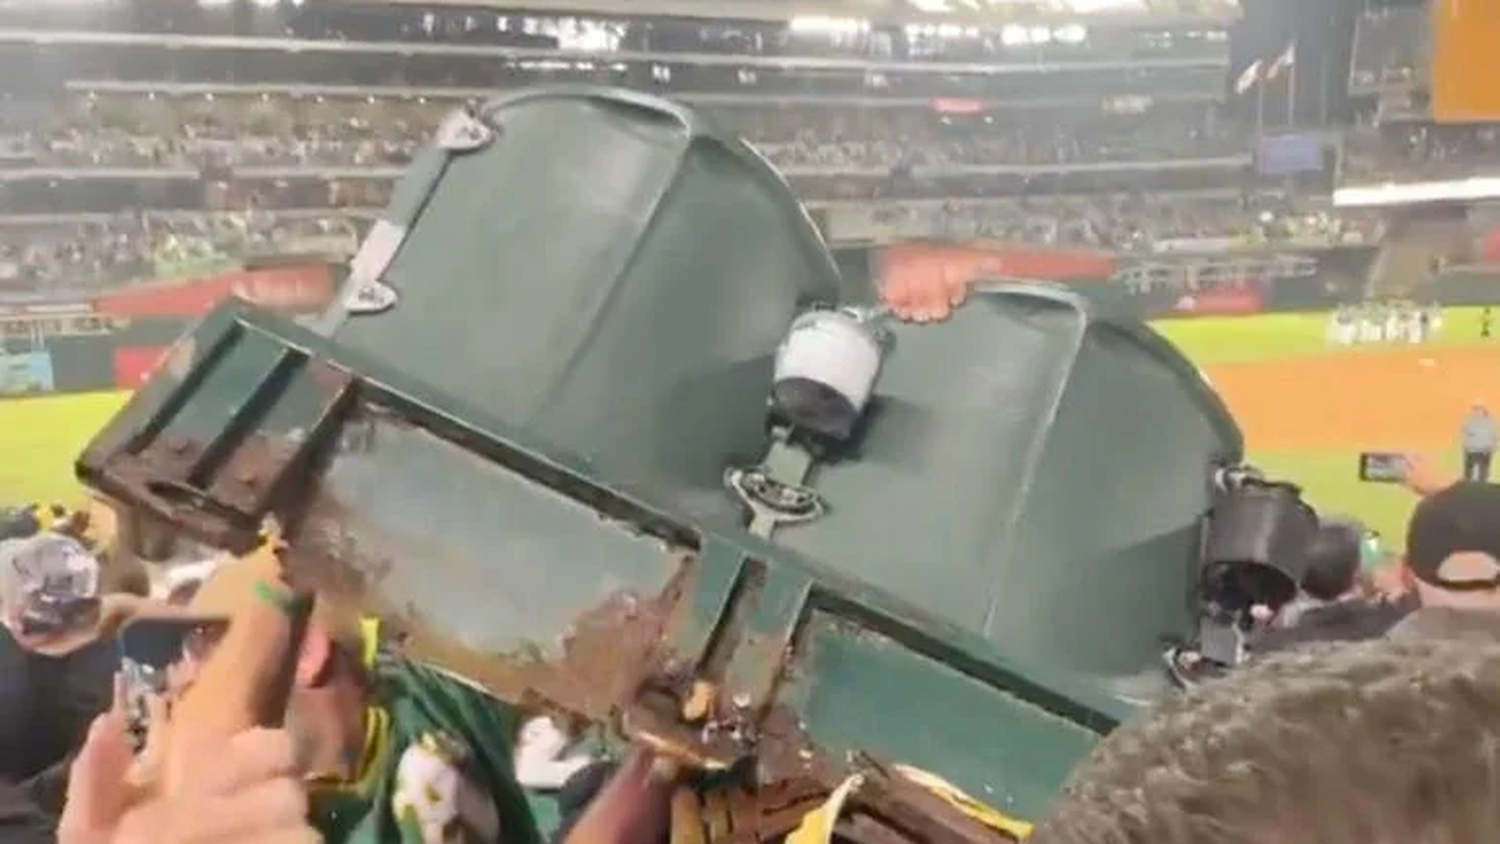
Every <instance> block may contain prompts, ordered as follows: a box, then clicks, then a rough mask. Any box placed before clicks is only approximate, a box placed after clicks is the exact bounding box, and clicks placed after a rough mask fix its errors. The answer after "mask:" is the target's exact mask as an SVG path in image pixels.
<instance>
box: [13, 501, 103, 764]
mask: <svg viewBox="0 0 1500 844" xmlns="http://www.w3.org/2000/svg"><path fill="white" fill-rule="evenodd" d="M75 540H82V541H84V542H87V541H89V540H88V536H87V526H86V524H84V523H83V521H82V518H81V516H79V515H76V514H71V513H69V512H68V511H66V510H64V509H63V508H39V507H28V508H24V509H22V510H19V511H17V512H15V513H14V514H13V515H12V518H11V519H10V520H9V521H8V522H7V523H6V524H5V525H3V526H0V558H3V559H4V568H5V575H6V582H5V584H4V588H3V590H0V617H3V624H0V780H4V781H9V782H11V783H23V782H28V781H33V780H35V779H36V778H38V777H42V776H45V775H48V774H49V773H60V769H59V768H58V766H59V765H60V763H62V762H63V760H64V759H65V758H66V757H67V756H68V754H70V753H71V752H72V751H73V750H74V749H75V748H77V747H78V745H79V743H80V742H82V740H83V736H84V733H85V731H86V730H87V728H88V724H89V722H90V721H91V720H92V719H93V718H94V717H95V716H96V715H98V714H99V713H100V712H103V711H104V710H105V709H106V708H107V707H108V706H109V700H110V697H111V695H112V690H113V677H114V672H115V670H116V665H117V659H116V654H115V648H114V643H113V642H111V641H101V640H99V639H98V638H96V637H94V636H93V635H83V634H82V633H81V632H80V631H81V629H82V626H81V625H83V624H87V625H89V626H90V627H97V628H98V629H103V630H106V631H110V630H113V629H114V628H115V627H117V625H118V622H119V621H120V620H122V619H123V609H122V606H121V604H120V603H117V602H116V600H117V599H115V598H113V597H111V598H109V599H101V598H100V597H99V596H98V594H97V592H96V591H95V590H96V589H97V584H98V583H99V582H100V580H101V579H102V578H101V573H100V572H99V570H98V562H97V560H96V559H94V558H92V557H88V558H87V559H85V555H86V554H87V549H86V548H85V547H84V546H82V545H81V544H79V543H78V542H76V541H75ZM38 543H54V544H61V545H62V546H64V548H63V550H66V551H70V553H67V554H55V553H51V552H50V551H48V550H47V549H44V548H42V546H41V545H40V544H38ZM50 547H51V546H50V545H49V546H48V548H50ZM33 550H35V551H36V552H37V553H35V554H32V551H33ZM33 559H34V560H37V561H43V562H45V563H47V564H51V563H65V564H67V565H72V564H73V562H75V561H76V562H78V563H80V564H86V565H91V566H93V567H94V570H93V571H92V572H91V573H82V576H75V575H78V574H79V573H77V572H56V571H41V570H37V569H36V568H35V567H33V566H32V564H31V562H32V560H33ZM43 562H39V563H38V564H39V565H41V564H43ZM64 585H67V586H68V587H77V588H78V589H81V590H83V591H81V592H77V591H72V590H71V588H70V589H69V591H68V592H67V594H63V586H64ZM75 616H76V619H77V621H78V622H79V624H76V625H75V624H73V623H71V622H72V621H73V620H74V619H75Z"/></svg>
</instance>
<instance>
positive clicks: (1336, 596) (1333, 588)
mask: <svg viewBox="0 0 1500 844" xmlns="http://www.w3.org/2000/svg"><path fill="white" fill-rule="evenodd" d="M1368 535H1369V532H1368V531H1367V530H1366V529H1365V527H1364V526H1363V525H1361V524H1359V523H1358V522H1356V521H1354V520H1352V519H1324V520H1323V521H1322V523H1321V524H1319V526H1318V532H1317V533H1316V534H1314V536H1313V538H1312V540H1311V541H1310V542H1309V543H1308V547H1307V561H1308V568H1307V571H1306V573H1305V574H1304V575H1303V577H1302V583H1301V587H1302V589H1301V595H1299V596H1298V598H1297V599H1296V600H1295V601H1294V602H1293V603H1292V604H1291V605H1289V606H1287V607H1285V608H1284V609H1283V610H1282V612H1281V615H1280V617H1278V619H1277V623H1276V626H1275V627H1274V628H1272V629H1270V630H1267V631H1266V632H1265V633H1263V634H1261V636H1260V637H1259V638H1258V639H1257V640H1256V642H1255V651H1256V652H1257V653H1258V654H1261V655H1264V654H1268V653H1274V652H1276V651H1281V650H1285V649H1287V648H1292V647H1299V646H1302V645H1306V644H1308V643H1311V642H1341V641H1347V642H1354V641H1362V640H1365V639H1375V638H1379V637H1380V636H1383V635H1385V634H1386V633H1387V632H1388V631H1389V630H1390V629H1391V628H1392V627H1393V626H1395V625H1396V624H1397V623H1398V622H1400V621H1401V619H1403V618H1405V617H1406V616H1407V615H1408V614H1410V613H1411V612H1412V611H1413V610H1415V609H1416V600H1415V598H1414V597H1411V596H1402V597H1399V598H1388V597H1386V596H1384V595H1381V594H1378V593H1375V594H1372V591H1373V590H1371V589H1369V588H1367V585H1366V583H1365V578H1364V577H1363V576H1362V574H1363V572H1362V568H1363V562H1364V559H1363V558H1364V556H1365V553H1366V545H1367V542H1368Z"/></svg>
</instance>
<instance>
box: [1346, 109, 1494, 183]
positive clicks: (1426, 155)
mask: <svg viewBox="0 0 1500 844" xmlns="http://www.w3.org/2000/svg"><path fill="white" fill-rule="evenodd" d="M1345 150H1346V154H1345V157H1344V176H1345V178H1346V180H1348V181H1356V182H1379V181H1390V180H1397V179H1461V178H1466V177H1469V176H1474V175H1479V174H1484V173H1493V172H1495V170H1496V169H1497V168H1500V128H1497V127H1496V126H1493V125H1486V124H1477V125H1460V126H1438V125H1432V124H1425V123H1409V122H1396V123H1390V124H1387V125H1384V126H1370V127H1364V128H1361V129H1357V130H1355V131H1352V132H1350V133H1349V134H1348V136H1347V139H1346V141H1345Z"/></svg>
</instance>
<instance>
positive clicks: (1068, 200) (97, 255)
mask: <svg viewBox="0 0 1500 844" xmlns="http://www.w3.org/2000/svg"><path fill="white" fill-rule="evenodd" d="M462 102H463V101H462V100H457V99H450V100H447V101H442V100H436V99H429V98H423V97H414V98H399V99H398V98H373V97H291V96H284V95H270V94H266V95H262V96H246V95H224V96H190V97H168V96H164V95H163V96H155V95H150V96H146V95H118V94H100V95H91V94H85V95H79V96H73V97H70V98H67V99H65V100H64V101H63V102H62V103H61V104H60V105H58V106H55V107H28V108H21V107H13V108H11V109H10V110H9V111H3V110H0V138H3V140H0V167H3V168H8V169H10V170H11V171H12V172H23V171H25V170H28V169H38V168H40V169H44V170H47V171H48V172H51V171H53V170H67V169H77V168H123V169H151V170H180V171H182V172H183V173H184V180H182V181H183V182H184V184H187V183H188V182H189V181H190V180H191V179H192V178H193V177H194V176H195V175H197V174H202V175H204V176H207V177H209V178H210V179H211V180H212V184H213V185H219V184H221V183H222V184H223V185H224V187H223V188H222V189H221V188H219V187H211V189H210V191H209V193H210V194H211V196H210V197H209V198H208V199H207V200H206V204H207V206H208V207H209V208H211V209H213V210H215V211H219V212H228V216H224V215H221V216H220V218H218V219H216V220H214V221H212V222H208V223H203V224H201V225H202V226H203V227H208V228H213V229H214V230H220V229H223V230H225V231H229V232H234V231H238V230H239V229H240V228H243V226H242V225H241V224H239V223H232V222H225V221H226V220H232V219H234V215H235V214H238V213H241V212H243V211H244V210H245V209H252V215H251V216H253V217H257V218H258V219H260V220H262V221H263V222H262V225H271V223H268V222H264V221H270V220H276V219H278V218H279V217H281V216H283V215H284V212H287V211H288V210H291V211H296V212H298V214H299V215H300V216H303V217H306V216H309V215H318V214H320V213H321V214H324V215H325V216H333V215H339V214H342V213H348V212H353V213H358V214H361V215H365V214H369V213H371V212H372V211H374V210H378V209H379V208H380V207H382V206H383V205H384V204H385V200H386V197H387V196H388V194H389V179H390V173H391V171H392V170H394V169H397V168H399V167H400V166H401V165H403V164H404V163H405V162H407V161H409V159H410V157H411V155H412V154H413V152H414V151H415V150H416V149H418V148H419V147H420V146H421V145H422V144H424V143H426V142H427V141H428V139H429V137H430V135H431V133H432V131H433V130H434V127H435V126H436V125H437V124H438V123H439V122H440V121H441V119H442V117H443V116H444V115H445V114H447V113H448V112H449V111H450V110H452V109H453V108H455V107H458V106H459V105H461V104H462ZM711 112H712V117H713V119H714V120H715V121H716V122H717V123H719V124H721V125H724V126H726V127H728V128H729V129H730V131H733V132H736V133H738V134H743V135H744V136H746V137H747V139H748V140H749V141H750V142H751V143H752V144H753V145H754V146H755V147H756V148H757V149H758V150H760V151H761V152H762V153H763V154H764V155H765V156H766V157H767V158H768V159H769V160H770V161H771V162H772V163H773V164H775V165H776V166H778V167H780V168H782V169H783V170H784V171H786V172H787V173H788V175H789V176H790V177H791V179H792V183H793V186H794V188H797V189H801V190H803V191H804V192H805V195H806V196H807V197H808V198H809V199H810V200H813V199H823V200H837V199H840V198H848V199H871V198H875V197H884V198H889V199H902V200H926V199H928V198H931V197H941V196H945V195H947V196H964V195H967V196H969V197H971V198H973V200H974V201H952V202H938V203H932V202H927V201H920V202H901V203H886V204H884V206H883V207H882V208H881V209H880V211H879V212H878V214H879V215H880V216H881V217H882V218H883V220H884V221H885V222H888V223H898V224H900V225H901V227H903V228H909V227H910V226H912V225H916V224H921V225H923V226H925V227H926V229H927V230H928V232H929V233H931V234H942V235H948V236H955V237H978V238H988V239H995V240H1001V241H1007V242H1024V243H1032V244H1046V245H1060V246H1088V247H1093V248H1106V249H1118V250H1129V251H1151V250H1153V249H1157V248H1159V246H1160V244H1161V243H1163V242H1166V241H1174V240H1183V239H1192V238H1211V239H1219V240H1226V241H1233V242H1235V243H1243V244H1246V245H1250V246H1259V245H1265V244H1267V243H1277V242H1287V241H1297V242H1300V243H1307V244H1311V245H1339V244H1348V243H1370V242H1373V240H1374V239H1376V237H1378V228H1377V227H1376V226H1374V225H1373V223H1372V221H1371V220H1369V219H1366V218H1363V217H1359V216H1355V215H1335V214H1333V213H1331V212H1329V211H1327V210H1316V209H1296V210H1294V209H1292V208H1291V207H1290V206H1289V205H1288V203H1287V202H1286V201H1284V200H1282V199H1279V198H1274V197H1265V196H1261V195H1259V194H1256V193H1255V192H1253V191H1251V192H1247V193H1238V192H1235V191H1231V192H1229V194H1228V196H1226V197H1218V198H1213V197H1207V198H1192V197H1186V196H1181V195H1178V194H1176V193H1173V192H1167V191H1162V192H1155V191H1151V190H1137V189H1131V190H1129V191H1128V192H1118V191H1116V192H1111V191H1104V192H1101V193H1098V194H1097V195H1088V194H1083V193H1081V192H1080V191H1076V190H1072V189H1069V188H1061V189H1060V190H1059V192H1060V193H1061V195H1058V196H1048V195H1047V194H1046V193H1042V194H1040V195H1039V196H1037V197H1036V198H1034V199H1030V198H1023V199H1016V200H1008V199H995V198H993V197H994V196H995V195H999V196H1008V195H1014V194H1016V193H1018V192H1019V193H1029V192H1032V190H1034V189H1025V188H1024V186H1023V185H1017V184H1014V183H1013V181H1014V178H1015V177H1013V176H1007V175H1004V174H986V175H984V176H982V177H979V178H965V179H964V180H963V182H964V183H963V184H952V183H949V182H944V181H937V182H934V181H933V179H934V178H938V179H940V180H941V179H943V178H950V177H945V176H943V175H942V171H943V170H944V169H948V170H953V168H966V167H967V168H973V167H979V168H984V167H990V168H1006V167H1011V168H1018V167H1037V166H1047V165H1051V166H1053V167H1054V168H1056V167H1066V166H1067V165H1070V164H1089V163H1097V162H1102V161H1110V162H1122V163H1128V164H1141V165H1146V164H1149V162H1152V161H1159V160H1173V161H1181V160H1183V159H1184V158H1200V159H1216V158H1222V157H1224V156H1232V155H1243V154H1244V153H1245V147H1244V141H1243V139H1242V138H1238V137H1237V136H1236V134H1235V132H1234V130H1233V124H1232V123H1231V122H1230V121H1228V120H1227V119H1225V118H1224V117H1223V116H1222V115H1220V114H1219V113H1218V111H1217V109H1215V108H1213V107H1202V106H1180V107H1179V106H1173V107H1166V108H1162V109H1155V110H1150V109H1148V110H1147V111H1146V112H1144V113H1140V112H1137V113H1131V112H1130V110H1129V109H1125V110H1124V111H1123V112H1121V111H1118V110H1117V111H1116V112H1108V111H1100V110H1089V109H1077V108H1074V109H1063V110H1058V109H1041V110H1036V111H1027V112H1014V113H1009V114H1005V113H994V114H991V113H972V114H942V113H937V112H935V111H933V110H932V109H929V108H882V109H858V108H830V109H770V108H765V107H749V106H746V107H736V108H724V107H719V108H715V109H711ZM4 115H9V120H8V122H3V116H4ZM334 169H337V170H338V172H337V173H332V172H327V171H332V170H334ZM258 170H259V171H260V172H264V173H265V176H264V177H257V176H256V175H255V174H256V173H257V171H258ZM351 170H352V171H354V172H350V171H351ZM360 170H370V171H371V173H370V175H369V176H368V177H361V176H360V175H359V171H360ZM935 172H936V175H934V173H935ZM954 172H955V173H963V172H965V171H964V170H962V169H958V170H956V171H954ZM289 175H295V176H297V177H298V178H295V179H292V180H291V181H287V180H286V178H285V177H287V176H289ZM63 187H66V188H67V189H68V190H69V191H70V195H72V196H73V197H74V199H79V198H80V197H82V198H86V197H87V195H88V188H87V186H86V185H85V184H83V183H73V184H70V185H66V186H63ZM180 187H181V186H177V187H174V188H173V190H178V189H179V188H180ZM1018 187H1021V188H1022V190H1020V191H1018V190H1017V188H1018ZM61 189H62V187H59V188H57V190H61ZM36 190H37V189H33V193H35V192H36ZM1075 194H1076V195H1075ZM174 195H175V194H174ZM42 196H43V197H45V194H43V195H42ZM99 198H100V200H101V201H103V202H110V201H113V202H120V201H121V200H119V199H115V200H105V199H104V197H103V196H102V195H101V196H100V197H99ZM60 204H61V205H66V204H67V203H60ZM319 209H322V211H321V212H320V211H319ZM339 209H343V211H340V210H339ZM108 210H109V211H110V212H113V213H118V214H120V215H121V216H122V218H124V219H131V218H135V217H139V216H141V215H142V214H150V213H153V212H155V211H157V210H169V211H174V212H183V213H187V212H189V211H191V210H192V204H191V203H186V204H185V203H183V202H182V201H175V202H173V203H172V204H170V205H168V206H167V207H166V208H165V209H160V208H138V207H132V206H131V205H128V204H127V205H123V206H122V205H116V206H113V207H111V208H109V209H108ZM158 216H159V215H158ZM324 224H325V225H327V224H329V223H327V222H326V221H325V223H324ZM172 225H175V226H177V227H179V228H182V227H186V228H193V227H194V226H195V225H196V224H194V223H193V222H191V221H189V220H183V219H179V220H178V221H177V222H175V223H173V224H172ZM101 226H102V227H103V228H101ZM184 236H189V235H184ZM190 236H191V237H192V238H197V239H198V240H195V241H194V242H199V241H202V242H203V243H205V244H207V243H209V242H210V241H211V242H212V248H209V247H208V246H207V245H205V246H203V247H202V248H198V247H195V248H193V249H187V250H185V251H187V252H190V253H191V252H195V251H196V252H201V253H203V254H212V255H216V256H236V255H240V256H242V255H245V254H246V253H247V250H250V251H254V250H261V249H265V248H268V241H267V239H266V238H265V237H260V238H253V237H252V238H244V237H238V236H227V237H226V236H217V235H216V236H212V237H205V236H204V235H202V234H192V235H190ZM159 240H160V228H159V227H158V228H157V229H148V228H146V227H141V226H138V225H135V224H133V223H127V224H124V225H121V224H118V223H107V224H101V223H99V222H97V221H94V220H91V221H90V222H87V223H85V224H83V225H82V226H81V227H80V228H77V229H76V230H72V231H70V230H69V229H68V228H67V227H66V226H63V227H61V228H57V227H54V228H52V229H50V230H49V231H48V232H47V233H46V234H45V235H44V236H42V237H41V238H39V239H34V238H33V237H32V234H31V232H30V231H29V230H28V229H24V228H19V229H18V228H15V227H13V226H12V227H5V226H3V225H0V243H3V244H5V245H4V247H3V248H4V252H3V255H4V263H3V264H0V282H9V283H10V286H12V287H13V288H14V287H16V286H18V285H35V284H40V285H50V286H53V287H56V286H59V285H61V286H66V285H67V284H74V285H78V284H96V283H107V282H108V280H110V279H119V278H125V277H134V274H136V273H139V272H142V271H150V270H151V268H153V267H159V266H160V265H161V264H162V263H163V262H160V261H156V260H154V259H153V258H152V257H151V256H154V255H157V254H158V252H159V250H160V248H161V247H160V244H159V243H158V242H157V241H159Z"/></svg>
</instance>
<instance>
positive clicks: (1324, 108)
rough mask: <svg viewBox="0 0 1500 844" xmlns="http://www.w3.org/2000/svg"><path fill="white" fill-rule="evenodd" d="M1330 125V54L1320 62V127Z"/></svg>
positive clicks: (1325, 55) (1326, 54) (1325, 53)
mask: <svg viewBox="0 0 1500 844" xmlns="http://www.w3.org/2000/svg"><path fill="white" fill-rule="evenodd" d="M1326 125H1328V53H1327V52H1324V53H1323V59H1322V60H1321V61H1319V62H1318V127H1319V128H1322V127H1323V126H1326Z"/></svg>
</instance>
